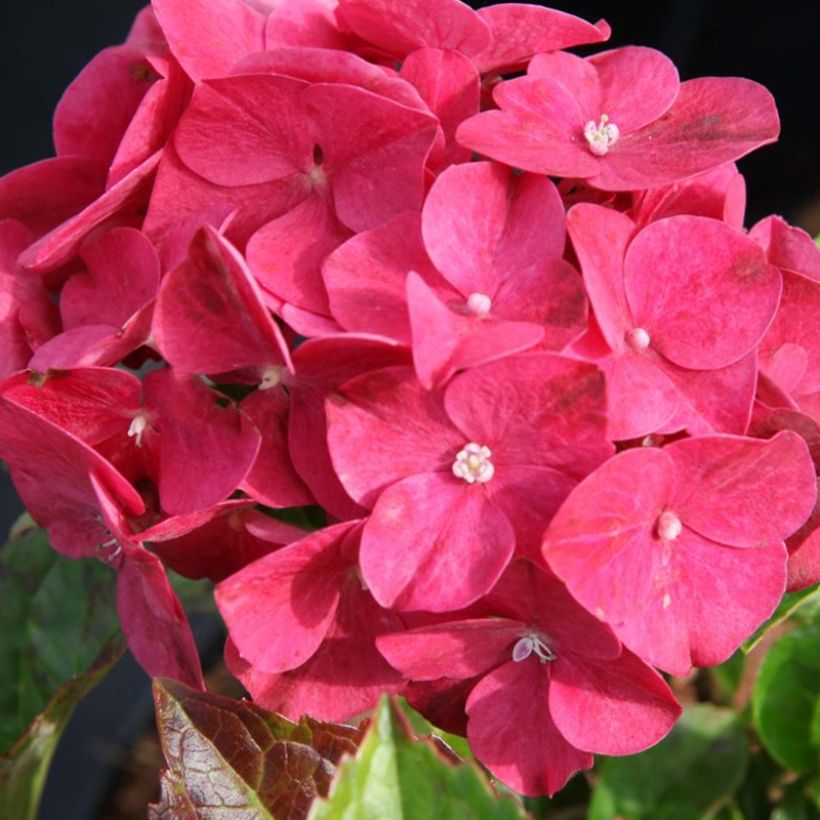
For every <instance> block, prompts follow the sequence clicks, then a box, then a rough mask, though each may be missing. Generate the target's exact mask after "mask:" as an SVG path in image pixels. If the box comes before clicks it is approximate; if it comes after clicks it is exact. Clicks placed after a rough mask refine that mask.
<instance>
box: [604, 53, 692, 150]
mask: <svg viewBox="0 0 820 820" xmlns="http://www.w3.org/2000/svg"><path fill="white" fill-rule="evenodd" d="M589 62H590V63H592V65H593V66H595V68H596V70H597V72H598V78H599V80H600V83H601V92H602V94H601V96H602V99H601V109H600V113H602V114H606V115H607V116H608V117H609V119H610V120H611V121H612V122H614V123H615V124H616V125H617V126H618V128H619V129H620V132H621V135H622V136H623V135H625V134H627V133H628V132H630V131H634V130H636V129H638V128H642V127H643V126H645V125H649V123H651V122H654V121H655V120H657V119H658V118H659V117H660V116H662V115H663V114H664V113H665V112H666V111H667V110H668V109H669V106H671V105H672V103H673V102H674V101H675V98H676V97H677V96H678V90H679V88H680V80H679V79H678V71H677V69H676V68H675V65H674V63H673V62H672V61H671V60H670V59H669V58H668V57H666V56H665V55H664V54H661V52H660V51H655V49H653V48H643V47H641V46H626V47H625V48H616V49H613V50H612V51H605V52H603V53H601V54H595V55H593V56H592V57H590V58H589ZM596 122H597V119H596Z"/></svg>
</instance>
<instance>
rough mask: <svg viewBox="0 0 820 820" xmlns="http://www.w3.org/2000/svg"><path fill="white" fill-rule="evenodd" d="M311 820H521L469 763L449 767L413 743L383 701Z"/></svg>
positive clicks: (514, 805) (514, 804)
mask: <svg viewBox="0 0 820 820" xmlns="http://www.w3.org/2000/svg"><path fill="white" fill-rule="evenodd" d="M309 816H310V820H343V819H344V820H353V818H355V820H394V819H395V820H402V819H403V818H406V820H415V818H424V820H472V819H473V818H476V819H478V818H486V820H507V819H508V818H509V820H522V818H524V817H525V813H524V810H523V808H522V807H521V805H520V803H519V802H518V801H517V800H516V799H515V798H514V797H512V796H501V797H500V796H498V795H496V794H495V793H494V792H493V789H492V788H491V786H490V784H489V782H488V781H487V779H486V777H485V776H484V775H483V773H482V772H481V771H480V770H479V769H478V768H477V767H476V766H475V765H473V764H472V763H454V762H453V761H452V760H451V759H449V758H448V757H447V756H445V755H444V754H443V753H442V751H441V749H439V748H437V747H436V745H435V744H434V743H432V742H430V741H427V740H421V741H420V740H415V739H413V738H412V737H411V735H410V733H409V732H408V729H407V726H406V724H405V721H404V719H403V717H402V715H401V713H400V712H399V711H398V709H397V708H396V706H394V705H393V703H392V702H391V701H390V700H389V699H387V698H383V699H382V702H381V704H380V705H379V708H378V710H377V711H376V714H375V715H374V717H373V722H372V724H371V726H370V729H369V731H368V733H367V735H366V736H365V738H364V740H363V741H362V744H361V746H360V748H359V751H358V753H357V755H356V757H355V758H354V759H352V760H348V761H347V762H345V763H343V764H342V766H341V767H340V769H339V773H338V775H337V777H336V780H335V781H334V783H333V786H332V788H331V794H330V797H329V798H328V799H327V800H319V801H316V803H315V804H314V805H313V808H312V810H311V812H310V815H309Z"/></svg>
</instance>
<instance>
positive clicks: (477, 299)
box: [467, 293, 493, 318]
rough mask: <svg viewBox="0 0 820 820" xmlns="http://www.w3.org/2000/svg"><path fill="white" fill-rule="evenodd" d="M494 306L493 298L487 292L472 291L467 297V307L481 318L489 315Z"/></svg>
mask: <svg viewBox="0 0 820 820" xmlns="http://www.w3.org/2000/svg"><path fill="white" fill-rule="evenodd" d="M492 307H493V300H492V299H490V297H489V296H487V295H486V294H485V293H471V294H470V295H469V296H468V297H467V309H468V310H469V311H470V313H475V315H476V316H478V317H479V318H482V317H484V316H487V315H488V314H489V312H490V310H492Z"/></svg>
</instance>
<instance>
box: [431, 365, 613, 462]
mask: <svg viewBox="0 0 820 820" xmlns="http://www.w3.org/2000/svg"><path fill="white" fill-rule="evenodd" d="M445 406H446V408H447V414H448V415H449V416H450V418H451V419H452V420H453V421H454V422H455V423H456V424H457V425H458V426H459V428H460V429H461V430H462V431H463V432H464V434H465V436H466V437H467V439H468V440H471V441H476V442H480V443H481V444H486V445H487V446H488V447H489V448H490V449H491V450H492V451H493V464H494V465H495V466H496V470H498V471H499V475H500V474H501V473H500V468H501V466H502V465H524V464H526V465H531V466H536V467H549V468H551V469H554V470H558V471H560V472H562V473H564V474H566V475H569V476H574V477H576V478H581V477H583V476H584V475H586V474H587V473H588V472H590V471H591V470H593V469H595V467H597V466H598V465H599V464H600V463H601V462H602V461H604V460H605V459H607V458H608V457H609V456H610V455H612V452H613V448H612V445H611V444H610V443H609V442H608V441H607V440H606V437H605V427H606V402H605V396H604V377H603V374H602V373H601V371H600V370H598V368H597V367H595V366H594V365H591V364H586V363H584V362H580V361H578V360H576V359H570V358H567V357H564V356H556V355H554V354H552V353H527V354H521V355H517V356H508V357H506V358H504V359H502V360H500V361H498V362H493V363H491V364H488V365H484V366H483V367H480V368H475V369H472V370H470V371H467V372H465V373H462V374H460V375H459V376H457V377H456V378H455V379H454V380H453V382H452V383H451V385H450V386H449V387H448V388H447V392H446V394H445Z"/></svg>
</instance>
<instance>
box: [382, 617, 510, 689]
mask: <svg viewBox="0 0 820 820" xmlns="http://www.w3.org/2000/svg"><path fill="white" fill-rule="evenodd" d="M525 631H526V625H525V624H522V623H518V622H517V621H510V620H507V619H506V618H492V619H475V620H472V621H449V622H447V623H443V624H434V625H432V626H428V627H420V628H418V629H412V630H410V631H408V632H397V633H396V634H395V635H382V636H381V637H380V638H379V639H378V640H377V641H376V645H377V646H378V648H379V652H381V653H382V655H384V657H385V658H386V659H387V660H388V662H389V663H390V665H391V666H394V667H395V668H396V669H398V670H399V671H400V672H401V673H402V674H403V675H404V676H405V677H407V678H410V679H411V680H416V681H431V680H436V679H438V678H445V677H446V678H456V679H462V678H472V677H474V676H476V675H480V674H483V673H485V672H487V671H488V670H489V669H492V668H493V667H494V666H497V665H498V664H500V663H504V662H505V661H508V660H509V659H510V658H511V657H512V647H513V645H514V644H515V642H516V641H517V640H518V638H520V637H521V636H522V635H523V634H524V632H525Z"/></svg>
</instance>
